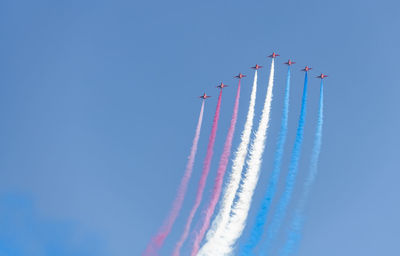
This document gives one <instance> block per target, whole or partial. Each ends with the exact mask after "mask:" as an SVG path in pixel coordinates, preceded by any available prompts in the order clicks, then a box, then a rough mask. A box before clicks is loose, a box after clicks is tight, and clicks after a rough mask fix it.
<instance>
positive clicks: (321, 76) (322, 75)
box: [316, 74, 328, 79]
mask: <svg viewBox="0 0 400 256" xmlns="http://www.w3.org/2000/svg"><path fill="white" fill-rule="evenodd" d="M325 77H328V76H327V75H324V74H321V75H319V76H317V77H316V78H321V79H324V78H325Z"/></svg>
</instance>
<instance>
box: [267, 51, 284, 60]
mask: <svg viewBox="0 0 400 256" xmlns="http://www.w3.org/2000/svg"><path fill="white" fill-rule="evenodd" d="M278 56H281V55H279V54H277V53H274V52H273V53H272V54H271V55H269V56H268V57H270V58H273V59H275V58H276V57H278Z"/></svg>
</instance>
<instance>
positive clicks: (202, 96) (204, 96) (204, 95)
mask: <svg viewBox="0 0 400 256" xmlns="http://www.w3.org/2000/svg"><path fill="white" fill-rule="evenodd" d="M210 97H211V96H208V95H207V94H206V93H204V94H203V95H201V96H199V98H200V99H203V100H206V99H207V98H210Z"/></svg>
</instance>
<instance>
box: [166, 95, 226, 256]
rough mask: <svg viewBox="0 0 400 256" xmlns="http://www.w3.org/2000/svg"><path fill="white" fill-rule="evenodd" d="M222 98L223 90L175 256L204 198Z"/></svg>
mask: <svg viewBox="0 0 400 256" xmlns="http://www.w3.org/2000/svg"><path fill="white" fill-rule="evenodd" d="M221 97H222V89H221V91H220V92H219V96H218V103H217V109H216V110H215V115H214V120H213V124H212V129H211V134H210V138H209V140H208V146H207V153H206V158H205V159H204V164H203V172H202V174H201V177H200V181H199V187H198V188H197V194H196V201H195V203H194V206H193V208H192V210H191V211H190V214H189V218H188V220H187V222H186V226H185V230H184V231H183V234H182V236H181V238H180V239H179V241H178V242H177V243H176V245H175V249H174V252H173V255H174V256H179V253H180V250H181V247H182V245H183V243H184V242H185V240H186V238H187V236H188V234H189V230H190V226H191V224H192V221H193V217H194V215H195V214H196V211H197V208H199V205H200V202H201V199H202V197H203V192H204V187H205V185H206V180H207V176H208V173H209V171H210V165H211V159H212V156H213V153H214V143H215V137H216V135H217V128H218V120H219V110H220V108H221Z"/></svg>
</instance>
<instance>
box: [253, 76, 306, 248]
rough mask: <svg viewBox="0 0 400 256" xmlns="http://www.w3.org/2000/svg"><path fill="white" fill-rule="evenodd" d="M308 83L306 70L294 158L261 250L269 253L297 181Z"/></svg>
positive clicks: (293, 152)
mask: <svg viewBox="0 0 400 256" xmlns="http://www.w3.org/2000/svg"><path fill="white" fill-rule="evenodd" d="M307 84H308V74H307V72H306V74H305V77H304V89H303V98H302V100H301V110H300V118H299V124H298V126H297V132H296V139H295V142H294V146H293V151H292V158H291V160H290V164H289V173H288V176H287V178H286V186H285V191H284V192H283V195H282V198H281V199H280V201H279V203H278V207H277V209H276V212H275V215H274V217H273V219H272V222H271V225H270V227H269V229H268V230H267V238H266V241H265V243H264V244H263V247H262V250H261V252H263V253H264V254H267V253H268V252H269V250H270V247H271V244H272V242H273V240H274V239H275V237H276V235H277V234H278V231H279V228H280V227H281V224H282V221H283V219H284V217H285V215H286V209H287V206H288V204H289V202H290V199H291V197H292V192H293V189H294V184H295V181H296V176H297V170H298V165H299V159H300V153H301V145H302V144H303V133H304V124H305V118H306V107H307Z"/></svg>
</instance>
